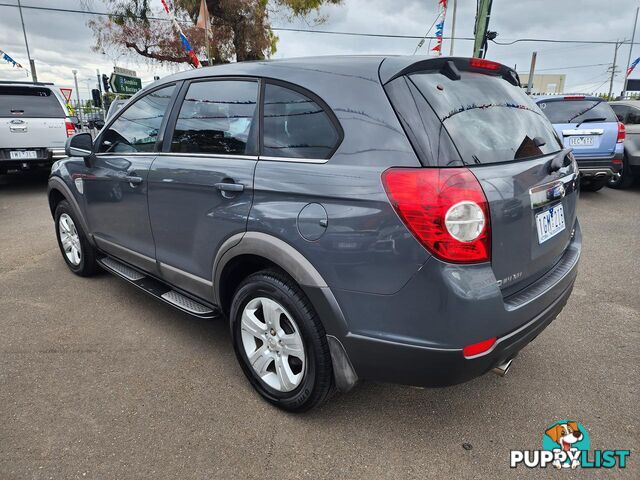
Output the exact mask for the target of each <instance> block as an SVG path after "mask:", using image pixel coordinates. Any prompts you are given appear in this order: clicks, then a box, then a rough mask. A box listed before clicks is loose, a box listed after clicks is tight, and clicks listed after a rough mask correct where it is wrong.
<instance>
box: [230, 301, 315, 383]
mask: <svg viewBox="0 0 640 480" xmlns="http://www.w3.org/2000/svg"><path fill="white" fill-rule="evenodd" d="M240 322H241V324H240V330H241V338H242V346H243V347H244V351H245V354H246V356H247V360H248V361H249V364H250V365H251V368H252V369H253V371H254V372H255V373H256V375H258V377H260V378H261V379H262V381H263V382H264V383H266V384H267V385H268V386H269V387H271V388H273V389H275V390H277V391H279V392H290V391H292V390H294V389H295V388H296V387H297V386H298V385H300V383H301V382H302V379H303V378H304V374H305V371H306V357H305V349H304V343H303V341H302V335H301V334H300V330H299V328H298V325H297V324H296V322H295V321H294V320H293V317H292V316H291V315H290V314H289V313H288V312H287V311H286V310H285V308H284V307H283V306H282V305H280V304H279V303H278V302H276V301H275V300H272V299H270V298H266V297H257V298H254V299H252V300H251V301H249V303H247V305H246V306H245V307H244V310H243V311H242V318H241V320H240Z"/></svg>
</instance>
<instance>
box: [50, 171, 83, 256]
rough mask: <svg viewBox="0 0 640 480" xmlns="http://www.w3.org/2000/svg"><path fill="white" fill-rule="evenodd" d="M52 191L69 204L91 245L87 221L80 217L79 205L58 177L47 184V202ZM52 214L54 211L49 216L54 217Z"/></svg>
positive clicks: (51, 178) (52, 178)
mask: <svg viewBox="0 0 640 480" xmlns="http://www.w3.org/2000/svg"><path fill="white" fill-rule="evenodd" d="M52 190H57V191H58V192H60V194H61V195H62V196H63V197H64V198H65V200H66V201H67V202H69V205H70V206H71V209H72V210H73V213H75V215H76V218H77V219H78V221H79V222H80V226H81V227H82V230H84V232H85V233H86V235H87V238H88V239H89V242H91V244H93V238H92V236H91V235H90V234H89V225H88V224H87V221H86V219H85V218H84V215H82V209H81V208H80V204H78V201H77V200H76V197H75V196H74V195H73V193H72V192H71V189H70V188H69V186H68V185H67V184H66V183H65V182H64V181H63V180H62V179H61V178H60V177H50V178H49V184H48V186H47V201H48V200H49V197H50V195H51V191H52ZM54 214H55V211H53V212H51V215H54Z"/></svg>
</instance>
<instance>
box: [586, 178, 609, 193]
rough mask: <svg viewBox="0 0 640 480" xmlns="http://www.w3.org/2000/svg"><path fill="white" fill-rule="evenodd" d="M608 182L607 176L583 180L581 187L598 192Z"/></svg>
mask: <svg viewBox="0 0 640 480" xmlns="http://www.w3.org/2000/svg"><path fill="white" fill-rule="evenodd" d="M606 184H607V177H600V178H594V179H591V180H586V181H585V180H583V181H582V185H581V188H582V190H585V191H587V192H597V191H598V190H601V189H602V187H604V186H605V185H606Z"/></svg>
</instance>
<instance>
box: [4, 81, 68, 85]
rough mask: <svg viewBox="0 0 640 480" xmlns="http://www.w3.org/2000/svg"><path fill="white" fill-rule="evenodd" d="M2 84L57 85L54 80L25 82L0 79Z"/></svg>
mask: <svg viewBox="0 0 640 480" xmlns="http://www.w3.org/2000/svg"><path fill="white" fill-rule="evenodd" d="M0 85H36V86H39V85H55V84H54V83H53V82H23V81H17V80H0Z"/></svg>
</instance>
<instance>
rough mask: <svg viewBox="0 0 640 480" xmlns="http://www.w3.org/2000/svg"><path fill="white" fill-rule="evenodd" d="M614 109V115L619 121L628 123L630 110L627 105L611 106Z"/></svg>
mask: <svg viewBox="0 0 640 480" xmlns="http://www.w3.org/2000/svg"><path fill="white" fill-rule="evenodd" d="M611 108H612V109H613V113H615V114H616V117H618V121H619V122H622V123H627V114H628V113H629V110H630V108H629V107H627V106H626V105H611Z"/></svg>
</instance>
